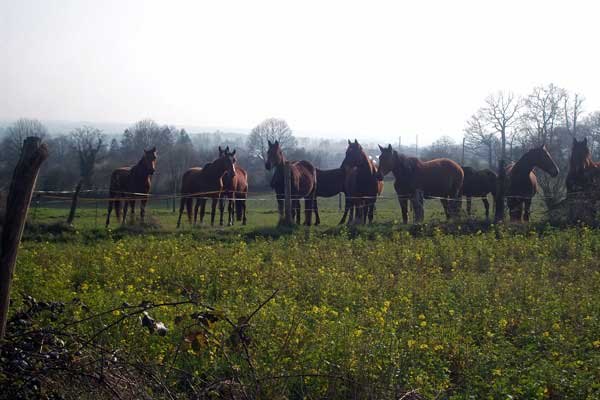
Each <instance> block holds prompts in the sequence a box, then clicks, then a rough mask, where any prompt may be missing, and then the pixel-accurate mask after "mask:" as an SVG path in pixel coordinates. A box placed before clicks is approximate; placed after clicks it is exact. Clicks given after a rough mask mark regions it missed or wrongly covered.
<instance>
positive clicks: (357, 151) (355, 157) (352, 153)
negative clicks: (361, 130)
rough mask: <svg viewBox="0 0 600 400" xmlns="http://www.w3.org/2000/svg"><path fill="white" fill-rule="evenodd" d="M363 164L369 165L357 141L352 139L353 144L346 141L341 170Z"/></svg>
mask: <svg viewBox="0 0 600 400" xmlns="http://www.w3.org/2000/svg"><path fill="white" fill-rule="evenodd" d="M365 163H366V164H367V165H369V164H368V163H369V158H368V157H367V154H366V153H365V152H364V150H363V148H362V146H361V145H360V144H359V143H358V140H356V139H354V142H351V141H350V140H348V148H347V149H346V157H344V161H342V168H344V169H346V170H348V169H352V168H354V167H358V166H360V165H363V164H365Z"/></svg>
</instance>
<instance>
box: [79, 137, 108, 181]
mask: <svg viewBox="0 0 600 400" xmlns="http://www.w3.org/2000/svg"><path fill="white" fill-rule="evenodd" d="M71 140H72V142H73V147H74V149H75V150H76V151H77V155H78V159H79V173H80V176H81V179H82V181H83V187H84V188H90V187H92V178H93V176H94V168H95V167H96V162H97V161H98V158H99V153H100V152H101V151H102V150H103V149H104V147H105V144H104V140H105V138H104V134H103V133H102V131H101V130H100V129H96V128H92V127H90V126H83V127H81V128H77V129H75V130H74V131H73V132H71Z"/></svg>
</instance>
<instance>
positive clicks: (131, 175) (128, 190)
mask: <svg viewBox="0 0 600 400" xmlns="http://www.w3.org/2000/svg"><path fill="white" fill-rule="evenodd" d="M154 171H156V146H155V147H153V148H151V149H150V150H144V155H143V156H142V158H141V159H140V161H138V163H137V164H136V165H134V166H133V167H121V168H117V169H115V170H114V171H113V172H112V174H111V175H110V189H109V197H110V200H109V201H108V215H107V216H106V227H108V226H109V224H110V214H111V213H112V209H113V205H114V207H115V213H116V214H117V220H119V219H120V218H121V215H120V214H121V201H120V200H119V197H123V198H125V199H124V202H125V208H124V210H123V220H122V223H125V220H126V217H127V206H128V205H130V206H131V217H132V219H135V200H136V198H139V199H140V219H141V221H142V223H143V222H144V215H145V214H146V202H147V201H148V197H147V194H148V193H150V186H151V183H152V174H154Z"/></svg>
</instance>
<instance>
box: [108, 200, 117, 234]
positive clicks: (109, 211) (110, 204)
mask: <svg viewBox="0 0 600 400" xmlns="http://www.w3.org/2000/svg"><path fill="white" fill-rule="evenodd" d="M109 196H110V195H109ZM112 209H113V201H112V200H109V201H108V215H107V216H106V227H107V228H108V225H110V213H112ZM117 218H118V217H117Z"/></svg>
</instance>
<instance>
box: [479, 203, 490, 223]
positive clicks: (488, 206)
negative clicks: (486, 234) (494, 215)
mask: <svg viewBox="0 0 600 400" xmlns="http://www.w3.org/2000/svg"><path fill="white" fill-rule="evenodd" d="M481 201H482V202H483V206H484V207H485V219H486V220H488V219H490V202H489V201H488V199H487V198H486V197H484V198H483V199H481Z"/></svg>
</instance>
